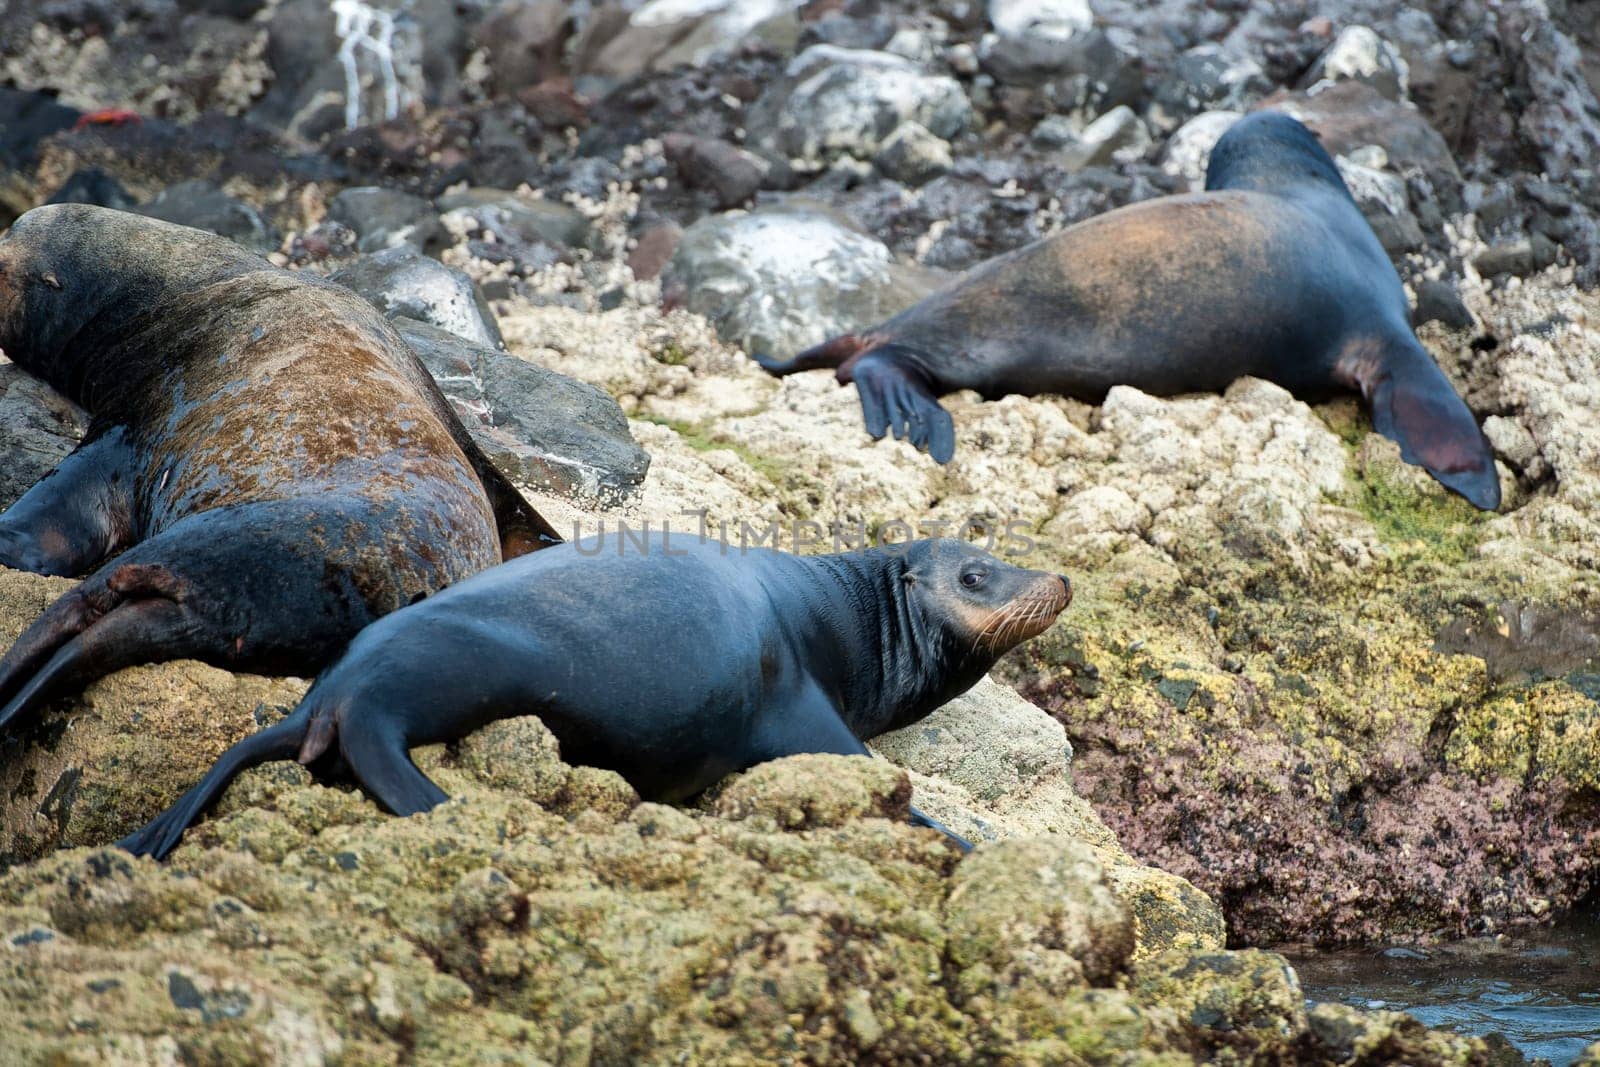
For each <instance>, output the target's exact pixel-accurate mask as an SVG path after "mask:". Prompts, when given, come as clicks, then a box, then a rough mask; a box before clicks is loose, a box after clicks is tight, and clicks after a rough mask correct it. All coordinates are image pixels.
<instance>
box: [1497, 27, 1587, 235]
mask: <svg viewBox="0 0 1600 1067" xmlns="http://www.w3.org/2000/svg"><path fill="white" fill-rule="evenodd" d="M1496 21H1497V23H1498V29H1499V33H1498V34H1497V40H1498V43H1499V45H1500V47H1501V48H1502V49H1503V50H1504V52H1505V54H1506V55H1507V56H1508V57H1509V58H1510V59H1511V61H1512V63H1513V64H1514V68H1515V76H1516V83H1517V85H1518V87H1519V88H1521V87H1523V86H1525V87H1526V93H1527V95H1526V98H1525V102H1524V103H1523V104H1522V106H1521V108H1520V109H1519V110H1518V112H1517V114H1516V130H1517V133H1518V134H1519V135H1520V136H1521V137H1522V138H1523V139H1524V140H1525V141H1527V142H1528V143H1529V145H1530V147H1531V148H1532V149H1533V150H1534V152H1535V153H1536V154H1537V156H1538V159H1539V162H1540V169H1541V170H1542V171H1543V172H1544V174H1545V176H1547V177H1548V178H1550V179H1551V180H1553V181H1558V182H1560V181H1569V180H1572V179H1575V178H1577V177H1578V176H1579V175H1581V174H1591V175H1592V174H1593V172H1594V168H1595V160H1596V159H1600V101H1597V100H1596V90H1595V86H1594V80H1593V77H1592V73H1591V72H1592V69H1593V68H1592V63H1593V59H1592V56H1591V55H1590V54H1588V53H1587V52H1586V51H1585V50H1584V49H1582V48H1580V47H1579V46H1578V44H1577V43H1576V42H1575V41H1574V40H1573V39H1572V37H1571V36H1569V35H1568V34H1567V33H1564V32H1562V29H1561V26H1560V25H1559V24H1558V23H1556V22H1555V21H1554V20H1553V19H1552V18H1551V17H1550V11H1549V9H1548V7H1547V5H1546V4H1544V3H1542V2H1540V0H1517V2H1515V3H1511V4H1508V5H1507V6H1506V8H1505V9H1504V11H1503V12H1502V13H1501V14H1500V17H1499V18H1498V19H1497V20H1496ZM1591 205H1592V206H1593V201H1591Z"/></svg>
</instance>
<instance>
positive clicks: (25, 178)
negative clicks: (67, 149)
mask: <svg viewBox="0 0 1600 1067" xmlns="http://www.w3.org/2000/svg"><path fill="white" fill-rule="evenodd" d="M82 114H83V112H81V111H79V110H78V109H77V108H75V107H68V106H67V105H65V104H63V103H61V102H60V101H59V100H57V99H56V94H55V93H46V92H30V91H27V90H23V89H12V88H7V87H5V86H0V219H5V218H7V217H11V218H14V217H15V216H17V215H20V214H22V213H23V212H24V211H27V210H28V209H29V208H31V207H33V206H34V204H35V199H34V192H33V179H34V170H35V168H36V167H37V165H38V162H39V147H40V143H41V142H43V141H44V140H45V138H47V137H49V136H51V135H52V134H55V133H59V132H60V131H62V130H70V129H71V128H72V127H73V124H74V123H76V122H77V121H78V118H79V116H80V115H82Z"/></svg>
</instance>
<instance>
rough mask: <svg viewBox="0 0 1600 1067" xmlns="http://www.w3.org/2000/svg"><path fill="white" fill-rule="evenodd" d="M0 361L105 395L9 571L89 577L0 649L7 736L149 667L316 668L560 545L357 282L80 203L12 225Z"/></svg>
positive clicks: (29, 510)
mask: <svg viewBox="0 0 1600 1067" xmlns="http://www.w3.org/2000/svg"><path fill="white" fill-rule="evenodd" d="M0 353H3V354H4V355H5V356H7V357H8V358H9V359H11V360H12V361H13V362H14V363H16V364H17V365H18V366H20V367H21V368H22V369H23V370H25V371H27V372H28V373H30V374H33V375H35V376H36V377H38V378H41V379H43V380H44V381H45V382H46V383H48V384H49V385H50V386H52V387H53V388H55V389H56V390H58V391H60V392H61V393H64V394H65V395H66V396H67V397H69V398H70V399H72V400H73V401H75V402H77V403H78V404H79V405H80V406H82V407H84V408H85V409H87V411H88V412H89V416H90V421H89V428H88V432H87V434H86V435H85V437H84V440H83V443H82V444H81V445H79V446H78V448H77V450H76V451H74V452H73V453H71V454H70V455H69V456H67V458H66V459H65V460H63V461H62V463H61V465H60V466H59V467H57V468H56V470H55V471H54V472H52V473H51V474H49V475H47V476H46V477H45V478H44V479H43V480H41V481H40V482H39V483H38V484H37V485H35V486H34V487H33V488H32V489H30V490H29V491H28V492H27V493H26V494H24V495H23V496H22V498H21V499H19V500H18V501H17V502H16V503H15V504H13V505H12V506H11V508H10V509H9V510H7V511H6V512H5V513H4V514H3V515H0V566H6V567H12V568H16V569H20V570H29V571H34V572H36V573H39V574H54V575H66V576H78V575H85V574H86V575H88V576H87V577H86V578H85V579H84V581H83V582H82V584H80V585H79V586H78V587H77V588H75V589H73V590H72V591H71V592H69V593H67V594H66V595H64V596H62V597H61V598H60V599H59V600H57V601H56V602H55V603H54V604H52V605H51V606H50V607H49V608H48V609H46V611H45V612H44V614H43V615H42V616H41V617H40V618H39V619H38V620H37V621H36V622H35V623H34V624H33V625H32V626H31V627H30V628H29V629H28V630H27V631H25V632H24V633H23V634H22V636H21V637H20V638H19V639H18V640H17V642H16V644H15V645H13V646H12V648H11V650H10V651H9V652H7V653H6V655H5V657H4V658H3V659H0V729H3V728H4V727H5V726H6V725H8V724H9V723H11V722H12V721H13V720H15V719H16V718H17V717H18V716H20V715H23V714H24V713H27V712H31V711H33V710H34V709H37V708H39V707H40V706H41V705H42V704H44V703H45V702H46V701H48V700H50V699H52V698H54V697H57V696H61V695H66V694H67V693H69V692H71V691H75V690H76V689H80V688H82V687H83V686H84V685H87V684H88V683H89V682H91V681H93V680H95V679H97V678H100V677H102V676H104V675H107V674H110V673H111V672H113V671H115V670H119V669H121V668H123V667H127V666H131V665H133V664H137V663H150V662H157V661H161V660H170V659H179V658H194V659H200V660H204V661H206V662H208V663H212V664H215V665H217V666H221V667H226V668H230V669H235V670H249V671H257V672H262V673H269V674H284V673H304V674H310V673H313V672H315V671H316V670H318V669H320V668H321V667H322V666H324V665H325V664H326V663H327V662H328V660H329V659H331V658H332V656H333V654H334V653H336V652H337V651H338V650H339V649H340V648H342V647H343V646H344V644H345V642H346V641H348V640H349V639H350V638H351V637H352V636H354V635H355V633H356V632H357V631H358V630H360V629H361V628H362V627H364V626H366V625H367V624H368V623H370V622H372V621H373V620H374V619H376V618H378V617H379V616H381V615H384V614H387V613H388V612H390V611H393V610H395V609H396V608H400V607H403V606H404V605H406V604H407V603H410V602H411V601H413V600H416V599H418V598H420V597H424V596H427V595H429V594H431V593H434V592H436V591H438V590H439V589H442V588H444V587H445V586H447V585H449V584H450V583H451V582H454V581H458V580H460V579H462V578H465V577H467V576H468V575H471V574H476V573H477V572H478V571H481V570H484V569H485V568H487V567H491V566H493V565H494V564H496V563H498V562H500V560H501V558H502V554H513V555H514V554H516V553H520V552H524V551H527V550H529V549H531V548H533V547H537V546H539V545H542V544H544V543H547V542H549V543H553V542H556V541H559V540H560V538H559V537H558V536H557V535H556V533H555V531H554V530H553V529H552V528H551V527H550V526H549V525H548V524H547V523H545V521H544V520H543V519H542V518H540V517H539V516H538V515H537V514H536V513H535V512H534V511H533V510H532V509H531V508H530V507H529V506H528V505H527V503H526V502H525V501H523V499H522V498H521V496H520V495H519V494H518V493H517V492H516V490H515V489H514V488H512V486H511V485H510V483H509V482H507V481H506V480H505V479H504V477H502V476H501V475H500V474H499V473H497V472H496V471H495V469H494V467H493V466H492V465H491V464H490V463H489V461H488V460H487V458H485V457H484V456H483V454H482V453H481V452H479V450H478V449H477V447H476V446H475V445H474V444H473V443H472V440H471V438H470V437H469V436H468V435H467V432H466V430H465V428H463V427H462V425H461V424H460V422H459V421H458V420H457V419H456V417H455V416H454V414H452V412H451V410H450V408H449V405H448V403H447V402H446V401H445V399H444V397H443V396H442V395H441V394H440V393H439V390H438V388H437V387H436V386H435V385H434V383H433V379H432V378H430V377H429V375H428V373H427V371H426V370H425V369H424V368H423V366H422V364H421V363H420V362H418V360H417V358H416V356H415V355H414V354H413V353H412V351H411V350H410V349H409V348H407V347H406V345H405V343H404V342H403V341H401V340H400V338H399V336H398V335H397V334H395V332H394V331H393V330H392V329H391V328H390V327H389V324H388V323H387V322H386V321H385V320H384V318H383V316H382V315H380V314H379V313H378V312H377V311H376V310H375V309H374V308H372V307H371V306H370V305H368V304H367V303H366V302H365V301H364V300H362V299H361V298H360V297H358V296H356V295H355V294H354V293H352V292H351V291H349V290H348V289H345V288H343V287H341V286H336V285H333V284H331V283H329V282H325V281H322V280H320V279H317V278H314V277H311V276H309V275H300V274H291V273H289V272H288V271H284V270H279V269H278V268H276V267H273V266H271V265H270V264H268V263H267V262H266V261H264V260H262V259H261V258H259V257H258V256H255V255H253V254H251V253H249V252H246V251H244V250H243V249H241V248H240V247H238V246H237V245H235V244H233V243H232V242H230V241H227V240H224V239H222V238H220V237H215V236H213V235H211V234H207V233H202V232H200V231H198V230H191V229H188V228H186V227H182V226H174V225H171V224H169V223H165V222H157V221H155V220H152V219H147V218H143V217H141V216H138V215H129V214H124V213H122V212H118V211H111V210H108V209H105V208H98V207H90V206H87V205H80V204H69V205H58V206H51V207H41V208H35V209H34V210H32V211H29V212H27V213H26V214H25V215H23V216H22V217H21V218H20V219H18V220H17V222H16V224H15V225H14V226H12V228H11V230H10V232H9V233H8V234H6V235H5V236H4V237H3V238H0Z"/></svg>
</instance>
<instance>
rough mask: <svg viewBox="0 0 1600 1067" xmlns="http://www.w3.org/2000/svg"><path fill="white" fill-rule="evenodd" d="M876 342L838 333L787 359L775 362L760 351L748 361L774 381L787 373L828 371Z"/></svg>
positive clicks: (871, 338) (858, 335)
mask: <svg viewBox="0 0 1600 1067" xmlns="http://www.w3.org/2000/svg"><path fill="white" fill-rule="evenodd" d="M876 343H877V342H876V339H875V338H873V337H871V336H865V337H864V336H862V335H861V334H855V333H842V334H840V335H839V336H838V337H835V338H833V339H832V340H830V341H824V342H822V343H821V344H820V345H815V346H813V347H811V348H808V349H806V350H805V351H804V352H801V353H800V354H799V355H796V356H792V357H790V358H789V359H778V358H776V357H775V356H769V355H766V354H765V353H761V352H752V353H751V354H750V358H751V359H753V360H755V361H756V362H757V363H758V364H760V365H761V369H762V370H764V371H766V372H767V373H768V374H770V375H772V376H773V377H774V378H782V377H785V376H786V375H790V374H798V373H800V372H801V371H804V370H832V369H833V368H835V367H838V366H840V365H842V364H844V363H845V362H846V361H848V360H850V359H852V358H854V357H855V356H858V355H861V354H862V353H863V352H865V351H867V350H868V349H869V348H871V347H873V345H874V344H876Z"/></svg>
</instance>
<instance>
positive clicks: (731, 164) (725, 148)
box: [661, 132, 772, 209]
mask: <svg viewBox="0 0 1600 1067" xmlns="http://www.w3.org/2000/svg"><path fill="white" fill-rule="evenodd" d="M661 149H662V152H663V153H664V154H665V155H666V157H667V159H668V160H669V161H671V163H672V165H673V166H674V167H676V168H677V169H678V176H679V177H680V178H682V179H683V182H684V184H685V185H687V186H689V187H690V188H691V189H706V190H709V191H710V192H711V193H712V194H714V195H715V196H716V199H717V206H718V207H720V208H723V209H727V208H732V207H738V206H740V205H741V204H744V203H745V202H747V201H748V200H749V199H750V198H751V197H753V196H755V195H756V191H757V190H758V189H760V188H761V183H762V181H763V179H765V178H766V176H767V172H768V171H769V170H771V169H772V165H771V164H770V163H768V162H767V161H766V160H764V159H762V158H761V157H760V156H758V155H756V154H754V153H753V152H746V151H745V150H744V149H742V148H740V147H738V146H737V145H734V144H730V143H728V142H727V141H722V140H718V139H717V138H715V137H696V136H694V135H693V134H687V133H676V132H674V133H669V134H666V135H665V136H664V137H662V138H661Z"/></svg>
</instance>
